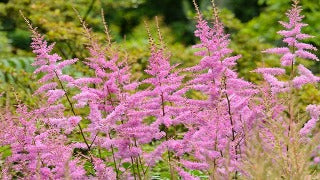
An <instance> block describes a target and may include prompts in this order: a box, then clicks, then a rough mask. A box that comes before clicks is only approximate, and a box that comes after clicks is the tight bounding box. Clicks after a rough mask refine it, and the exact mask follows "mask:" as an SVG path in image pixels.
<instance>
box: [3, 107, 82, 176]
mask: <svg viewBox="0 0 320 180" xmlns="http://www.w3.org/2000/svg"><path fill="white" fill-rule="evenodd" d="M38 112H39V111H28V109H27V107H26V106H24V105H18V107H17V113H18V115H12V114H6V115H4V116H1V123H0V126H1V129H6V130H5V131H3V130H2V131H0V137H1V141H0V145H1V146H5V145H10V149H11V155H10V156H8V157H7V158H6V159H5V161H6V164H7V168H8V170H9V171H10V172H15V173H21V174H22V177H21V178H23V179H50V178H51V179H64V177H65V176H66V171H65V170H66V169H68V170H69V171H70V173H69V177H70V178H72V179H81V178H84V177H85V170H84V169H83V167H82V163H80V162H79V160H78V158H73V157H72V153H73V148H72V147H70V146H69V145H67V137H66V136H65V135H63V134H60V133H59V129H58V128H56V127H54V126H51V127H50V126H49V127H48V125H45V123H44V122H43V121H41V120H40V119H43V117H42V115H41V114H39V113H38ZM11 175H12V174H10V176H11ZM11 178H13V177H11Z"/></svg>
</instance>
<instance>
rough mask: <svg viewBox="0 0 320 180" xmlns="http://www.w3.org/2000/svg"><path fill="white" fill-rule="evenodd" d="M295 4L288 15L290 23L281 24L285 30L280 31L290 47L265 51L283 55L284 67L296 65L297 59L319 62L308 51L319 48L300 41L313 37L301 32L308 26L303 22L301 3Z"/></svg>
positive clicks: (282, 62)
mask: <svg viewBox="0 0 320 180" xmlns="http://www.w3.org/2000/svg"><path fill="white" fill-rule="evenodd" d="M293 2H294V3H293V5H292V8H291V9H290V10H289V11H288V12H287V13H286V15H287V16H288V18H289V22H283V21H280V22H279V23H280V24H281V25H282V26H283V27H284V28H285V30H281V31H278V34H280V35H281V36H283V38H284V39H283V42H284V43H286V44H288V47H280V48H271V49H267V50H265V51H264V52H265V53H271V54H279V55H282V58H281V64H282V65H283V66H291V65H292V64H294V63H295V58H296V57H300V58H304V59H311V60H315V61H319V59H318V57H317V56H316V55H314V54H312V53H311V52H309V51H308V50H317V48H316V47H314V46H312V45H310V44H307V43H303V42H300V40H304V39H308V38H312V37H313V36H310V35H308V34H303V33H302V32H301V30H302V28H303V27H305V26H307V24H304V23H302V22H301V21H302V19H303V18H304V16H303V15H300V13H301V11H302V9H301V7H300V6H298V3H299V1H293Z"/></svg>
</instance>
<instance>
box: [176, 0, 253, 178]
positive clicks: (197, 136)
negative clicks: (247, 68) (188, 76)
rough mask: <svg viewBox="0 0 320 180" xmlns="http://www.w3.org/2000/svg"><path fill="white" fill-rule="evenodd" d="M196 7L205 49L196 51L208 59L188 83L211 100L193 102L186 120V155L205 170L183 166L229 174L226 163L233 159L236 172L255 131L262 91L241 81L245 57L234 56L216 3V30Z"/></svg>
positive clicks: (186, 163)
mask: <svg viewBox="0 0 320 180" xmlns="http://www.w3.org/2000/svg"><path fill="white" fill-rule="evenodd" d="M194 4H195V3H194ZM195 7H196V10H197V13H198V24H197V29H196V31H195V36H196V37H198V38H199V39H200V43H199V44H197V45H195V46H194V48H200V51H198V52H196V55H198V56H202V59H201V60H200V62H199V64H197V65H195V66H193V67H191V68H187V71H190V72H192V73H193V75H194V76H193V78H192V80H190V81H188V82H187V87H186V89H188V90H189V91H190V90H191V91H193V90H195V91H200V92H201V93H202V94H203V96H204V97H205V99H204V100H196V99H188V101H187V107H188V110H187V111H185V112H182V114H183V115H184V117H188V118H187V119H186V122H188V123H189V124H188V125H187V128H188V132H187V133H186V134H185V135H184V141H185V142H187V143H186V145H184V149H185V152H186V153H192V154H193V155H194V158H196V159H197V160H198V161H199V162H201V164H200V163H198V162H192V161H183V163H182V165H184V166H185V167H186V168H189V169H199V168H201V169H212V168H214V169H217V170H218V171H219V172H224V169H225V168H226V166H225V165H226V163H227V159H225V158H224V157H230V160H231V161H232V163H231V164H232V165H231V166H230V167H228V169H229V170H231V171H233V172H236V171H237V170H236V164H237V161H238V160H239V158H240V155H239V152H240V151H241V149H242V144H243V142H244V141H243V140H244V139H243V138H244V137H243V135H244V132H243V127H244V126H246V127H247V128H250V126H251V125H252V123H253V121H254V113H253V112H254V111H251V110H250V107H249V102H250V97H251V96H252V95H254V94H255V93H256V90H255V89H254V85H253V84H252V83H249V82H247V81H245V80H243V79H240V78H238V75H237V73H236V72H235V71H234V70H233V68H234V66H235V65H236V61H237V60H238V59H239V58H241V56H240V55H237V56H231V53H232V50H231V49H230V48H229V47H228V46H229V44H230V39H229V35H228V34H225V33H224V27H223V25H222V23H221V21H220V20H219V17H218V11H217V9H216V7H215V5H214V3H213V9H214V23H213V27H210V26H209V25H208V22H207V21H205V20H204V19H203V17H202V15H201V13H200V12H199V10H198V8H197V5H196V4H195ZM180 116H181V115H180ZM213 166H214V167H213Z"/></svg>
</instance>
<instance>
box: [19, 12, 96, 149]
mask: <svg viewBox="0 0 320 180" xmlns="http://www.w3.org/2000/svg"><path fill="white" fill-rule="evenodd" d="M20 13H21V15H22V17H23V18H24V19H25V21H26V23H27V24H28V26H29V28H30V30H31V32H32V42H31V48H32V49H33V53H35V54H36V58H35V61H34V62H33V63H32V65H33V66H35V67H36V70H35V71H34V73H35V74H38V73H43V77H42V78H41V79H39V80H38V82H39V83H40V84H42V86H41V87H40V88H39V89H38V90H37V91H36V92H35V94H39V93H44V94H45V95H46V96H47V105H48V107H45V108H46V109H52V108H51V106H53V107H56V106H57V105H58V106H64V105H63V104H61V103H60V102H59V100H60V99H61V98H62V97H63V96H65V97H66V99H67V100H68V103H69V108H70V109H71V112H72V114H73V116H77V115H76V114H75V111H74V109H73V104H72V102H71V100H70V98H69V96H68V92H67V89H66V88H65V84H68V83H72V82H73V81H74V80H73V78H72V77H71V76H69V75H66V74H63V72H62V69H63V68H64V67H66V66H68V65H71V64H74V63H76V62H77V59H71V60H65V61H61V59H62V58H61V57H60V56H59V55H58V54H56V53H54V54H51V51H52V49H53V47H54V44H51V45H48V43H47V41H46V40H45V39H44V36H42V35H41V34H39V33H38V32H37V30H36V28H33V27H32V25H31V23H30V22H29V20H28V19H27V18H26V17H25V16H24V15H23V13H22V12H20ZM57 110H60V112H59V113H60V114H59V116H60V117H52V116H50V115H49V114H47V116H45V119H46V120H45V121H46V123H49V124H51V125H55V126H58V127H60V128H62V129H65V130H66V132H71V131H72V130H73V129H74V128H75V127H77V126H78V127H79V129H80V132H81V135H82V138H83V140H84V141H85V143H86V145H87V147H88V148H89V149H90V147H89V144H88V142H87V140H86V138H85V136H84V134H83V132H82V128H81V126H80V124H79V122H80V121H77V123H70V122H68V121H67V120H70V118H64V117H63V113H64V112H63V110H64V109H57ZM57 118H59V119H60V120H61V121H56V119H57ZM71 119H72V118H71ZM62 121H65V122H62ZM61 124H63V126H62V125H61Z"/></svg>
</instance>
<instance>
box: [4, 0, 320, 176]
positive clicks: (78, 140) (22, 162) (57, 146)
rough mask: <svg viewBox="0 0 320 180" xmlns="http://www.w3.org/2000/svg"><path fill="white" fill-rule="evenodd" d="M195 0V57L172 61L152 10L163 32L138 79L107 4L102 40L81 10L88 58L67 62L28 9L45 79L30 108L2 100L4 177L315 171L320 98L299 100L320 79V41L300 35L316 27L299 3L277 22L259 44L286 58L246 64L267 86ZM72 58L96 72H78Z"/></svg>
mask: <svg viewBox="0 0 320 180" xmlns="http://www.w3.org/2000/svg"><path fill="white" fill-rule="evenodd" d="M194 5H195V9H196V12H197V16H196V19H197V24H196V30H195V32H194V35H195V37H197V38H198V40H199V41H198V43H197V44H195V45H194V46H193V48H194V50H195V58H196V56H198V57H200V58H201V60H200V61H199V63H197V64H196V65H194V66H191V67H187V68H182V67H181V65H180V64H172V63H171V53H170V52H169V49H168V48H167V47H166V44H165V43H164V42H165V39H166V37H165V36H163V35H162V33H161V29H160V27H159V24H158V19H157V18H156V22H157V24H156V26H157V37H156V38H155V37H154V36H153V35H152V32H150V28H149V24H148V23H146V24H145V26H146V31H147V33H148V35H149V37H148V38H149V49H150V57H149V59H148V64H147V66H146V68H145V70H144V72H143V73H144V75H143V76H142V77H138V76H137V75H136V74H135V73H133V72H132V70H131V69H132V68H131V66H132V64H131V63H130V62H129V57H130V54H128V53H126V51H125V50H120V49H123V47H120V46H118V45H117V44H116V43H114V41H113V40H112V37H111V35H110V32H109V28H108V26H107V23H106V21H105V20H104V13H103V11H102V12H101V14H102V22H101V24H102V25H103V26H104V30H105V41H104V43H101V41H100V40H99V39H98V38H96V37H95V36H94V34H93V33H92V30H91V29H90V28H89V27H88V25H87V24H86V22H85V20H83V19H82V18H81V17H80V16H79V20H80V23H81V25H82V27H83V32H84V33H83V36H84V37H85V38H86V41H87V43H86V44H85V47H86V48H87V50H88V52H89V53H90V56H89V57H87V58H85V59H78V58H72V59H67V60H64V59H63V58H62V56H60V55H59V54H57V53H53V49H54V45H55V44H54V43H49V42H47V41H46V40H45V38H44V36H43V35H41V34H40V31H39V30H38V29H37V28H35V27H33V26H32V24H31V22H30V21H29V20H28V18H26V17H25V16H24V15H23V12H21V15H22V17H23V18H24V19H25V21H26V24H27V25H28V26H29V29H30V31H31V33H32V43H31V48H32V50H33V51H32V52H33V53H34V54H35V55H36V58H35V60H34V62H33V63H32V66H33V67H34V68H35V70H34V74H35V76H36V77H38V78H39V79H38V88H37V90H36V91H34V92H33V96H34V97H38V98H39V99H40V101H39V103H38V107H37V108H30V107H29V106H28V105H26V104H24V103H23V102H21V101H20V100H19V99H18V98H17V104H15V105H12V106H13V107H10V108H8V107H5V108H1V116H0V118H1V119H0V120H1V121H0V126H1V131H0V146H1V149H2V151H1V152H4V151H6V152H9V153H8V154H7V155H6V156H5V157H4V158H3V161H1V162H0V169H1V178H2V179H110V180H114V179H115V180H116V179H134V180H142V179H159V178H160V179H161V178H163V179H165V178H167V179H168V178H169V179H185V180H192V179H318V178H320V175H319V166H320V153H319V152H320V145H319V144H320V138H319V133H318V132H317V130H318V128H317V121H318V119H319V116H320V105H317V104H308V105H304V104H303V103H301V99H300V92H301V91H303V87H305V86H310V85H311V86H315V87H316V86H317V83H319V81H320V77H318V76H316V75H314V74H313V73H312V72H311V70H309V69H308V68H306V67H305V65H304V63H306V62H308V60H312V61H319V59H318V57H317V56H316V55H315V54H313V53H314V52H315V51H316V50H317V49H316V47H315V46H313V45H311V44H308V43H305V42H304V40H305V39H309V38H313V36H311V35H308V34H305V33H303V28H304V27H305V26H307V24H305V23H303V18H304V16H303V15H302V12H301V11H302V7H300V6H299V1H298V0H293V1H292V7H291V9H289V10H288V11H287V13H286V16H287V20H284V21H280V22H279V23H280V24H281V25H282V26H283V30H279V31H278V34H279V35H280V36H281V37H282V42H281V43H279V44H280V47H276V48H269V49H265V50H264V51H263V52H261V53H263V54H264V56H267V54H275V56H273V57H274V59H275V60H277V61H278V62H279V66H278V67H267V66H263V67H259V68H256V69H252V71H251V72H250V73H251V74H257V75H259V76H260V77H261V78H262V81H261V82H260V83H255V82H250V81H247V80H245V79H244V78H241V77H240V76H239V75H238V73H237V69H236V68H237V60H239V59H241V58H242V56H241V55H238V54H235V53H234V52H233V50H232V49H231V48H230V43H231V42H230V36H229V34H227V33H226V32H225V28H224V25H223V23H222V22H221V20H220V17H219V11H218V9H217V7H216V6H215V4H214V3H213V2H212V7H213V15H212V16H213V19H212V20H211V21H207V20H206V19H205V18H204V16H203V15H202V13H201V12H200V10H199V8H198V6H197V4H196V2H195V1H194ZM75 12H77V10H75ZM78 14H79V13H78ZM74 64H81V65H83V66H86V67H87V68H88V69H90V73H87V74H85V76H83V75H81V76H71V74H69V73H68V72H69V71H68V69H69V70H70V68H69V67H70V66H72V65H74ZM66 69H67V70H66ZM143 73H142V74H143ZM2 97H3V96H2ZM0 98H1V97H0ZM12 109H14V110H12ZM159 168H162V171H164V172H165V174H166V175H165V177H163V176H162V174H160V175H159V174H157V173H156V172H157V169H159ZM159 176H160V177H159Z"/></svg>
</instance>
